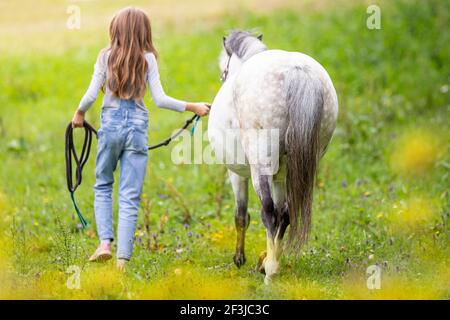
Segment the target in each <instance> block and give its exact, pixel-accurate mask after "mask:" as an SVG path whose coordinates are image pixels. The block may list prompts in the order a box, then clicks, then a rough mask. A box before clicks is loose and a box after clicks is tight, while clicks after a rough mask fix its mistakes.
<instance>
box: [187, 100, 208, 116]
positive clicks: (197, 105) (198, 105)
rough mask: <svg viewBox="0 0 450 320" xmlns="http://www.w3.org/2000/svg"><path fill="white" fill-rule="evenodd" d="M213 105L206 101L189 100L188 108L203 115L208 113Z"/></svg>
mask: <svg viewBox="0 0 450 320" xmlns="http://www.w3.org/2000/svg"><path fill="white" fill-rule="evenodd" d="M210 108H211V105H210V104H209V103H206V102H189V103H188V104H187V105H186V110H188V111H191V112H194V113H195V114H196V115H198V116H200V117H203V116H206V115H208V113H209V110H210Z"/></svg>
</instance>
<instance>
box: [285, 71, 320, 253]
mask: <svg viewBox="0 0 450 320" xmlns="http://www.w3.org/2000/svg"><path fill="white" fill-rule="evenodd" d="M285 80H286V82H285V83H286V90H287V98H286V100H287V101H286V103H287V107H288V116H289V124H288V128H287V131H286V136H285V144H286V151H287V176H286V188H287V201H288V208H289V222H290V228H289V236H288V242H287V245H288V248H289V249H293V250H295V251H297V252H298V250H299V249H300V248H301V246H302V245H303V244H304V243H305V242H306V241H307V240H308V235H309V231H310V227H311V211H312V200H313V188H314V180H315V176H316V171H317V167H318V162H319V158H320V140H319V133H320V123H321V120H322V113H323V86H322V84H321V82H320V81H319V79H317V78H315V77H314V76H313V75H312V74H311V73H309V72H308V69H306V68H302V67H300V66H296V67H293V68H292V69H290V70H289V71H288V72H287V73H286V79H285ZM299 213H301V219H299Z"/></svg>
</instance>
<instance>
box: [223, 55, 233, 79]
mask: <svg viewBox="0 0 450 320" xmlns="http://www.w3.org/2000/svg"><path fill="white" fill-rule="evenodd" d="M232 56H233V54H230V57H229V58H228V62H227V66H226V68H225V69H224V70H223V72H222V75H221V76H220V81H222V82H225V81H226V80H227V78H228V70H229V69H230V61H231V57H232Z"/></svg>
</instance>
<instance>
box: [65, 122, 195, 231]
mask: <svg viewBox="0 0 450 320" xmlns="http://www.w3.org/2000/svg"><path fill="white" fill-rule="evenodd" d="M199 120H200V116H198V115H194V116H192V117H191V118H189V119H188V120H186V123H185V124H184V126H183V127H181V128H180V129H179V130H178V131H177V132H175V134H173V135H172V136H170V137H169V138H167V139H166V140H164V141H162V142H160V143H157V144H155V145H152V146H149V147H148V150H154V149H157V148H160V147H163V146H167V145H168V144H169V143H171V142H172V140H174V139H175V138H177V137H178V136H179V135H180V134H181V133H182V132H183V131H184V130H185V129H186V128H187V127H189V125H190V124H191V123H192V122H194V121H195V125H194V126H193V128H192V131H191V134H193V133H194V130H195V127H196V125H197V123H198V121H199ZM83 127H84V132H85V134H84V142H83V147H82V148H81V155H80V157H79V158H78V155H77V152H76V150H75V146H74V143H73V128H72V123H69V125H68V126H67V128H66V139H65V140H66V146H65V158H66V178H67V189H68V190H69V192H70V198H71V199H72V203H73V206H74V208H75V211H76V213H77V216H78V218H79V219H80V222H81V225H82V226H83V228H84V229H85V228H86V227H87V226H88V222H87V220H86V219H85V218H84V217H83V214H82V213H81V211H80V209H79V208H78V205H77V202H76V201H75V191H76V190H77V188H78V187H79V185H80V184H81V180H82V173H83V167H84V165H85V164H86V162H87V161H88V159H89V153H90V152H91V145H92V135H93V134H95V136H96V137H97V131H96V130H95V129H94V128H93V127H92V126H91V125H90V124H89V123H88V122H87V121H84V123H83ZM72 159H73V160H75V165H76V170H75V178H76V180H75V184H74V183H73V172H72Z"/></svg>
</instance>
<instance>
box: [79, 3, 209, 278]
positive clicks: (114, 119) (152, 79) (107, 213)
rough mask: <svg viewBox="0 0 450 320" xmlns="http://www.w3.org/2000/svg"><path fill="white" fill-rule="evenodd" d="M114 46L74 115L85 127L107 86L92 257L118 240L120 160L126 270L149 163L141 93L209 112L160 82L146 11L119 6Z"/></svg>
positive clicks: (107, 253)
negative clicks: (115, 200)
mask: <svg viewBox="0 0 450 320" xmlns="http://www.w3.org/2000/svg"><path fill="white" fill-rule="evenodd" d="M109 34H110V39H111V41H110V45H109V47H108V48H106V49H103V50H102V51H101V52H100V54H99V56H98V58H97V62H96V64H95V66H94V73H93V76H92V80H91V83H90V85H89V88H88V90H87V92H86V94H85V95H84V96H83V98H82V100H81V102H80V105H79V107H78V109H77V111H76V112H75V115H74V116H73V119H72V126H73V127H74V128H78V127H82V126H83V122H84V115H85V113H86V111H87V110H88V109H89V108H90V107H91V106H92V104H93V103H94V102H95V100H96V98H97V95H98V93H99V91H100V89H101V88H105V89H106V90H105V96H104V100H103V107H102V115H101V128H100V130H99V131H98V150H97V160H96V183H95V187H94V189H95V202H94V211H95V219H96V224H97V232H98V236H99V238H100V245H99V246H98V248H97V250H96V251H95V252H94V254H93V255H92V256H91V257H90V259H89V261H105V260H108V259H111V257H112V253H111V242H112V241H113V239H114V232H113V213H112V190H113V182H114V176H113V173H114V171H115V169H116V166H117V163H118V162H119V161H120V181H119V222H118V231H117V238H118V241H117V267H118V268H119V269H121V270H123V269H124V267H125V263H126V261H128V260H129V259H130V258H131V253H132V250H133V241H134V233H135V230H136V220H137V213H138V208H139V202H140V195H141V190H142V185H143V183H144V178H145V171H146V167H147V152H148V150H147V139H148V112H147V108H146V107H145V105H144V102H143V97H144V94H145V91H146V87H147V86H148V87H149V88H150V91H151V94H152V97H153V101H154V102H155V104H156V105H157V106H158V107H160V108H165V109H169V110H174V111H178V112H183V111H185V110H187V111H191V112H194V113H195V114H197V115H199V116H205V115H207V114H208V112H209V106H208V104H206V103H187V102H184V101H181V100H177V99H174V98H171V97H169V96H167V95H166V94H165V93H164V90H163V88H162V86H161V83H160V79H159V72H158V64H157V62H156V59H157V56H158V55H157V52H156V50H155V47H154V46H153V43H152V31H151V27H150V20H149V18H148V17H147V15H146V14H145V13H144V12H143V11H141V10H139V9H136V8H125V9H122V10H121V11H119V12H118V13H117V14H116V15H115V16H114V18H113V19H112V21H111V24H110V27H109Z"/></svg>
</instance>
